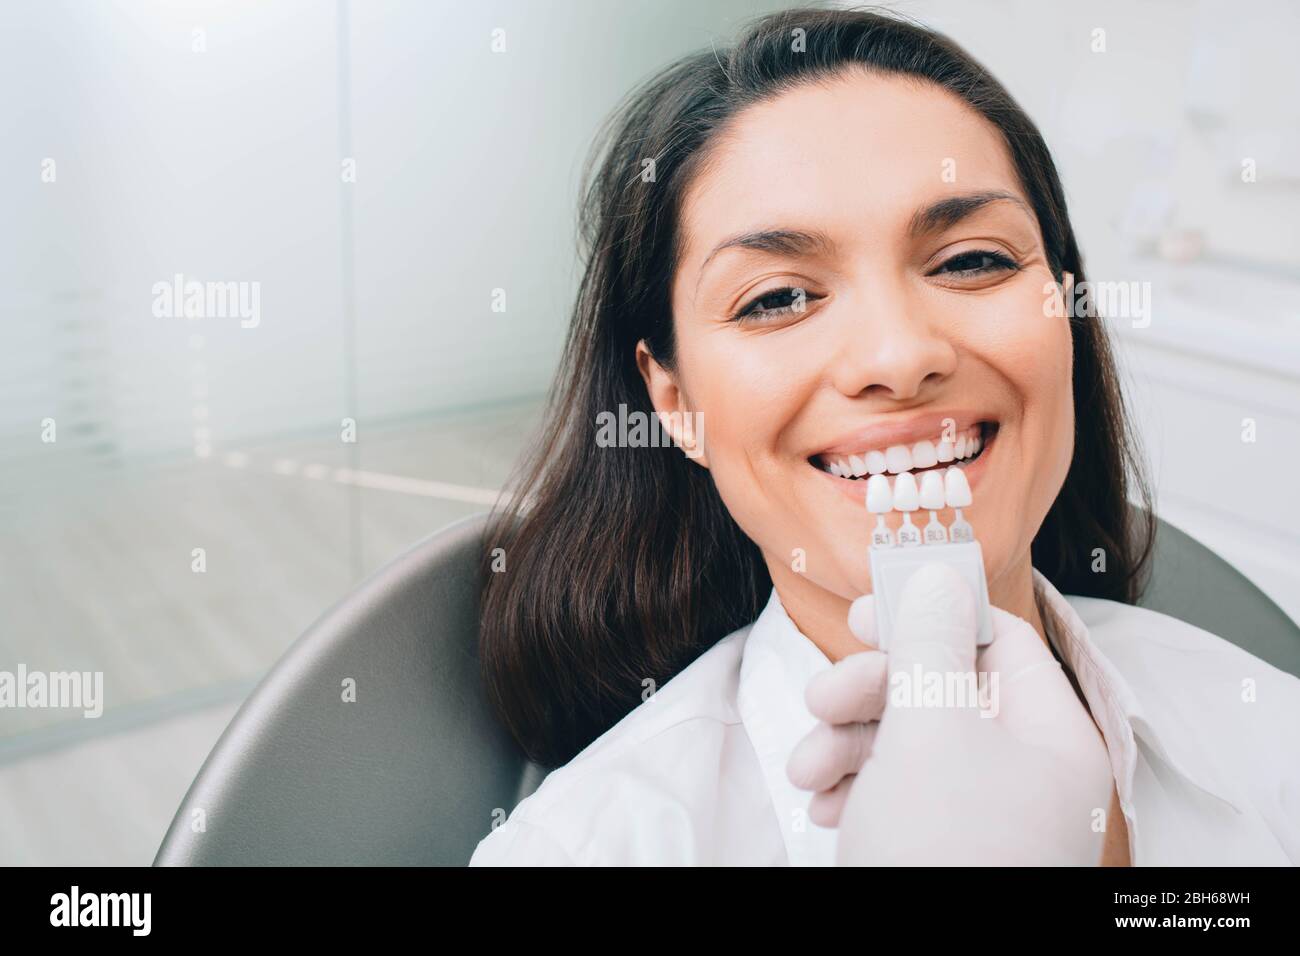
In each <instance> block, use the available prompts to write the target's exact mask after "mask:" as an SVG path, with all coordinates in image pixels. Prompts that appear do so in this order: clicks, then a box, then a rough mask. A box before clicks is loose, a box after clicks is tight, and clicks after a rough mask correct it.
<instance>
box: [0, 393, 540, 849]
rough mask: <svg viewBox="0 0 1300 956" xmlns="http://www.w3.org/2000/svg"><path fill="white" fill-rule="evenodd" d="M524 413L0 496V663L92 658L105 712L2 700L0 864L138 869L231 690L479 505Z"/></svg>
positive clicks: (533, 406) (47, 667)
mask: <svg viewBox="0 0 1300 956" xmlns="http://www.w3.org/2000/svg"><path fill="white" fill-rule="evenodd" d="M539 410H540V409H539V406H538V404H537V403H536V402H529V403H522V404H518V405H513V406H505V407H502V408H499V409H495V410H488V411H483V412H477V413H473V414H466V415H461V416H455V417H444V418H442V419H440V420H438V421H424V422H413V423H410V424H406V425H398V426H392V427H388V428H385V429H382V430H381V429H372V430H370V431H368V432H367V433H365V434H363V435H362V441H361V442H360V444H359V447H355V446H349V445H345V444H343V443H342V442H340V441H338V440H337V439H334V440H331V439H324V440H322V439H315V440H300V441H279V442H275V443H273V444H266V445H252V446H247V447H242V448H238V449H232V448H225V449H223V448H217V449H215V450H214V454H213V456H212V457H211V458H208V459H206V460H197V459H191V460H177V461H173V462H169V463H160V464H157V465H154V466H151V467H137V468H133V469H130V470H127V469H118V470H112V469H106V470H104V471H103V473H100V474H95V475H93V476H84V475H83V476H81V478H82V480H80V481H77V482H65V483H63V484H62V485H59V484H57V483H56V484H54V485H52V487H50V488H48V489H45V493H42V494H30V495H26V496H23V497H21V498H18V499H15V498H14V497H12V496H10V497H9V498H7V499H6V500H5V501H4V502H3V505H4V522H3V524H4V528H5V534H4V537H5V541H4V545H3V547H0V608H2V609H3V615H4V616H3V619H0V669H12V668H14V667H15V666H16V665H17V664H18V663H20V662H21V663H23V664H25V665H26V666H27V668H28V670H29V671H31V670H44V671H68V670H91V671H102V672H103V675H104V698H105V713H104V716H103V717H101V718H99V719H98V720H94V719H85V718H83V717H81V716H80V714H79V713H76V714H74V713H72V712H70V711H59V710H50V709H8V708H6V709H5V710H0V865H6V864H37V865H46V864H147V863H148V862H149V861H150V860H151V859H152V857H153V854H154V852H155V850H156V849H157V846H158V842H159V840H161V838H162V834H163V832H164V830H165V829H166V827H167V824H168V823H169V822H170V819H171V815H172V813H173V812H174V811H175V808H176V806H177V805H178V804H179V802H180V799H181V797H182V796H183V794H184V791H185V788H186V787H187V786H188V784H189V782H190V780H191V779H192V778H193V775H194V773H195V771H197V769H198V767H199V765H200V764H201V762H202V760H203V757H204V756H205V755H206V754H207V752H208V750H209V748H210V747H211V746H212V744H213V743H214V742H215V741H216V738H217V736H218V735H219V734H220V732H221V730H222V729H223V728H224V727H225V724H226V722H227V721H228V720H229V718H230V716H231V715H232V714H233V713H234V710H235V708H236V707H237V705H238V703H239V701H240V699H242V694H243V693H245V692H246V691H247V689H249V688H251V687H252V685H253V684H254V683H255V682H256V680H257V678H259V677H260V676H261V675H262V674H263V673H264V672H265V671H266V670H267V669H268V668H269V667H270V666H271V665H272V664H273V663H274V662H275V660H276V659H277V658H278V657H279V656H280V654H281V653H282V652H283V651H284V649H285V648H286V647H287V646H288V645H289V644H290V643H291V642H292V641H293V640H294V639H295V638H296V637H297V636H298V635H299V634H300V633H302V631H303V630H304V629H305V628H306V627H307V626H308V625H310V624H311V622H312V621H313V620H314V619H315V618H316V617H317V616H318V615H319V614H320V613H321V612H322V611H323V610H325V609H326V608H327V607H329V606H330V605H331V604H332V603H333V602H334V601H336V600H337V599H338V598H339V597H341V596H342V595H343V594H344V593H346V592H347V591H348V590H349V588H350V587H351V586H352V585H353V584H355V583H356V582H357V581H358V580H359V579H360V578H361V577H363V576H364V575H366V574H368V573H370V572H371V571H373V570H374V569H375V568H377V567H378V566H379V565H381V564H383V563H384V562H385V561H386V560H388V559H389V558H391V557H393V556H394V555H396V554H398V553H399V552H401V551H402V550H403V549H405V547H406V546H408V545H409V544H411V543H412V542H414V541H415V540H417V539H418V538H420V537H422V536H424V535H425V534H427V533H429V532H430V531H433V530H436V529H437V528H439V527H442V526H443V525H446V524H448V523H450V522H451V521H454V520H457V519H458V518H461V517H464V516H467V515H470V514H473V513H475V512H480V511H484V510H487V508H488V504H487V502H488V501H490V500H491V497H492V492H493V491H494V490H495V489H499V488H500V487H501V486H502V485H503V483H504V482H505V479H506V477H507V475H508V473H509V471H510V468H511V466H512V465H513V463H514V462H515V460H516V457H517V455H518V453H519V450H520V449H521V448H522V447H524V444H525V442H527V441H529V440H531V438H530V436H531V435H532V433H533V431H534V429H535V421H536V416H537V414H538V412H539ZM340 469H342V470H340ZM358 469H359V471H360V473H358ZM87 477H93V479H94V480H93V481H87V480H85V478H87ZM361 485H367V487H362V486H361ZM194 548H203V549H205V551H206V562H207V570H206V571H205V572H204V573H202V574H196V573H194V571H193V570H192V569H191V561H192V558H191V552H192V549H194Z"/></svg>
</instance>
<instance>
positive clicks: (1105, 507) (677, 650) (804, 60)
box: [480, 8, 1152, 766]
mask: <svg viewBox="0 0 1300 956" xmlns="http://www.w3.org/2000/svg"><path fill="white" fill-rule="evenodd" d="M797 31H802V32H801V33H800V32H797ZM800 39H801V40H802V47H803V48H802V49H801V50H800V49H797V46H798V44H797V42H796V41H798V40H800ZM855 65H856V66H859V67H863V68H866V69H869V70H874V71H879V72H883V73H888V74H902V75H906V76H910V77H914V78H918V79H920V80H923V81H927V82H930V83H933V84H935V85H937V86H939V87H942V88H943V89H946V90H948V91H950V92H952V93H954V94H956V95H957V96H959V97H960V98H961V99H962V100H964V101H965V102H966V103H967V104H969V105H970V107H971V108H972V109H974V110H975V111H976V112H978V113H979V114H981V115H982V116H983V117H984V118H985V119H987V120H988V121H989V122H990V123H992V124H993V126H994V127H996V128H997V129H998V130H999V131H1000V133H1001V135H1002V137H1003V139H1004V140H1005V142H1006V145H1007V148H1008V149H1009V151H1010V154H1011V158H1012V160H1013V161H1014V163H1015V166H1016V169H1017V171H1018V173H1019V176H1020V179H1021V182H1022V185H1023V187H1024V190H1025V192H1026V194H1027V196H1028V197H1029V199H1030V201H1031V203H1032V205H1033V208H1034V211H1035V213H1036V214H1037V217H1038V225H1039V228H1040V230H1041V232H1042V238H1043V245H1044V247H1045V249H1046V254H1047V259H1048V264H1049V266H1050V268H1051V270H1052V274H1053V275H1054V276H1056V278H1057V281H1058V282H1059V281H1061V280H1062V278H1063V272H1071V273H1073V274H1074V277H1075V283H1076V288H1077V286H1078V284H1079V283H1081V282H1083V281H1084V273H1083V262H1082V260H1081V257H1080V254H1079V249H1078V246H1077V244H1076V243H1075V238H1074V231H1073V229H1072V228H1071V226H1070V221H1069V219H1068V217H1067V214H1066V206H1065V196H1064V194H1063V192H1062V189H1061V182H1060V178H1059V176H1058V175H1057V172H1056V166H1055V164H1054V163H1053V162H1052V157H1051V155H1050V153H1049V152H1048V149H1047V145H1046V143H1045V142H1044V141H1043V137H1042V135H1041V134H1040V133H1039V132H1038V130H1037V128H1036V127H1035V126H1034V124H1033V123H1032V122H1031V121H1030V119H1029V117H1028V116H1026V115H1025V113H1024V111H1022V110H1021V109H1020V107H1019V106H1018V105H1017V104H1016V103H1015V101H1014V100H1013V99H1012V98H1011V96H1010V95H1009V94H1008V93H1007V91H1006V90H1005V89H1003V87H1002V86H1001V84H999V83H998V82H997V80H995V79H994V78H993V77H992V76H991V75H990V74H989V73H988V72H987V71H986V70H985V69H984V68H983V67H982V66H980V65H979V64H978V63H976V62H975V61H974V60H973V59H972V58H971V57H970V56H969V55H968V54H967V53H966V52H965V51H963V50H962V49H961V48H960V47H958V46H957V45H956V44H954V43H953V42H952V41H951V40H949V39H947V38H946V37H943V36H941V35H938V34H936V33H933V32H931V31H929V30H927V29H925V28H923V27H921V26H919V25H916V24H913V23H911V22H908V21H906V20H903V19H900V18H898V17H897V16H895V15H892V14H882V13H876V12H867V11H845V10H825V9H815V8H805V9H797V10H789V11H785V12H782V13H777V14H773V15H770V16H766V17H763V18H762V19H760V20H758V21H756V22H755V23H754V24H753V25H751V26H750V27H749V28H748V29H747V30H746V31H745V32H744V33H743V35H741V36H740V38H739V39H738V40H737V41H736V43H735V44H734V46H732V47H731V48H730V49H717V50H715V49H710V50H708V51H705V52H701V53H698V54H695V55H692V56H688V57H685V58H684V59H681V60H679V61H677V62H676V63H674V64H672V65H671V66H669V67H668V68H666V69H665V70H663V71H662V72H660V73H658V74H657V75H655V76H654V77H652V78H651V79H650V80H649V81H647V82H646V83H645V84H644V85H643V86H641V87H640V88H639V89H638V90H636V91H635V92H633V93H632V94H631V95H630V96H629V97H628V98H627V99H626V100H625V101H624V102H623V104H622V105H621V106H620V107H619V109H618V110H616V111H615V113H614V114H613V116H612V117H611V119H610V120H609V121H607V123H606V125H605V127H604V128H603V129H602V134H601V136H600V138H599V139H598V142H597V148H596V149H595V151H594V152H593V153H592V158H591V161H590V163H589V165H588V168H587V174H586V177H585V182H584V202H583V207H582V210H581V215H580V222H579V224H580V235H581V239H582V242H583V247H584V248H583V253H584V255H585V257H586V270H585V273H584V275H583V278H582V284H581V286H580V288H579V290H578V296H577V302H576V305H575V308H574V312H573V318H572V323H571V325H570V328H569V334H568V339H567V342H566V344H565V350H564V356H563V359H562V362H561V365H560V370H559V374H558V377H557V380H556V382H555V385H554V387H553V389H552V391H551V394H550V397H549V402H548V406H547V411H546V424H545V427H544V431H543V434H542V435H541V436H540V440H539V441H538V442H537V444H536V446H535V450H534V452H533V454H531V455H530V456H529V457H528V458H527V459H526V460H525V461H524V462H523V464H522V468H521V471H520V472H519V475H518V477H517V480H516V481H514V482H512V484H511V488H510V490H511V491H512V493H513V494H514V499H513V503H512V504H511V505H509V506H507V507H506V508H505V509H504V510H501V511H498V512H497V513H496V514H495V515H494V516H493V520H492V522H491V525H490V528H489V531H488V535H487V538H486V539H485V546H486V547H485V551H486V552H487V554H488V555H489V556H490V555H491V553H492V549H494V548H498V547H499V548H503V549H504V553H505V559H506V563H505V569H504V571H501V570H500V569H498V573H492V572H491V571H489V572H488V573H487V574H486V575H485V584H484V591H483V601H482V623H481V630H480V652H481V661H482V667H483V677H484V681H485V684H486V687H487V691H488V695H489V699H490V700H491V702H492V705H493V707H494V708H495V709H496V711H497V713H498V714H499V716H500V717H501V719H502V720H503V721H504V723H505V725H506V727H507V728H508V729H509V731H510V732H511V733H512V734H513V736H514V737H515V739H516V740H517V741H518V742H519V744H520V746H521V747H522V748H523V749H524V751H525V752H526V753H527V754H528V755H529V756H530V757H531V758H532V759H534V760H536V761H538V762H539V763H541V764H544V765H547V766H556V765H558V764H561V763H564V762H567V761H568V760H569V759H570V758H572V757H573V756H574V755H575V754H576V753H577V752H578V751H580V750H581V749H582V748H583V747H585V746H586V745H587V744H588V743H590V742H591V741H592V740H594V739H595V738H596V737H598V736H599V735H600V734H602V733H603V732H604V731H606V730H607V729H609V728H610V727H611V726H613V725H614V724H615V723H617V722H618V721H619V720H620V719H621V718H622V717H623V716H625V715H626V714H627V713H628V712H629V711H630V710H631V709H632V708H634V707H635V706H637V704H639V703H640V702H641V701H642V699H643V696H644V694H645V692H646V691H647V689H649V688H651V687H652V686H653V687H659V686H662V685H663V683H664V682H666V681H667V680H668V679H669V678H671V677H672V676H673V675H675V674H677V673H678V672H679V671H680V670H681V669H682V668H684V667H685V666H686V665H687V664H689V663H690V662H691V661H693V660H694V659H695V658H696V657H698V656H699V655H700V654H701V653H702V652H703V651H704V650H706V649H707V648H708V647H710V646H711V645H713V644H714V643H715V642H717V641H718V640H719V639H720V638H722V637H724V636H725V635H727V634H728V633H730V632H731V631H733V630H735V629H736V628H739V627H742V626H744V625H745V624H748V623H749V622H751V621H752V620H754V618H755V617H756V616H757V615H758V612H759V611H760V610H761V609H762V605H763V603H764V602H765V601H766V599H767V597H768V594H769V593H770V589H771V579H770V578H769V576H768V573H767V568H766V566H765V565H764V563H763V560H762V557H761V555H760V553H759V550H758V548H757V546H756V545H755V544H754V543H753V542H752V541H750V540H749V539H748V538H747V537H746V536H745V534H744V533H743V532H742V531H741V530H740V528H739V527H738V526H737V525H736V523H735V522H734V521H733V520H732V518H731V516H730V515H729V514H728V512H727V509H726V507H725V506H724V504H723V502H722V499H721V498H720V497H719V495H718V493H717V490H716V489H715V487H714V485H713V480H712V477H711V475H710V473H709V472H708V471H707V470H706V469H704V468H701V467H699V466H698V465H696V464H695V463H694V462H692V461H690V460H689V459H687V458H686V456H684V455H683V454H682V452H681V450H680V449H678V448H674V447H641V448H617V447H613V448H607V447H600V445H598V443H597V441H596V439H595V434H596V422H597V416H598V415H599V414H601V413H602V412H605V413H608V412H614V413H615V414H617V412H618V410H619V408H620V406H625V407H626V409H627V410H628V412H641V413H643V414H646V415H651V414H653V406H652V405H651V403H650V399H649V396H648V395H647V392H646V389H645V385H644V382H643V380H642V378H641V376H640V374H639V372H638V370H637V366H636V360H635V349H636V344H637V342H638V341H639V340H641V339H645V340H646V343H647V345H648V346H649V348H650V350H651V352H652V353H653V355H654V356H655V358H656V360H658V361H659V363H660V364H661V365H663V366H664V367H665V368H670V369H671V368H673V364H674V363H673V359H674V352H673V350H674V342H673V316H672V310H671V307H670V299H669V296H670V289H671V287H672V278H673V274H674V270H675V267H676V261H677V252H678V235H677V233H678V230H677V224H678V216H679V212H680V201H681V197H682V195H683V193H684V191H685V190H686V188H687V185H688V184H689V182H690V181H691V178H692V176H693V175H694V174H695V173H696V172H698V165H699V163H700V161H701V158H702V157H703V156H704V155H705V147H706V146H707V145H708V144H710V142H711V141H712V139H713V137H714V136H715V135H716V134H717V133H718V131H719V130H720V129H721V128H722V127H723V126H724V124H726V123H727V122H728V120H730V119H731V118H733V117H735V116H736V114H737V113H738V112H740V111H741V110H743V109H745V108H746V107H748V106H750V105H752V104H754V103H757V102H760V101H762V100H766V99H770V98H772V97H775V96H778V95H780V94H781V93H782V92H784V91H786V90H789V89H791V88H792V87H795V86H798V85H800V84H803V83H807V82H812V81H817V80H824V79H827V78H830V77H832V76H834V75H835V74H837V73H839V72H841V71H843V70H844V69H846V68H849V67H852V66H855ZM647 159H653V161H654V179H653V181H652V182H648V181H645V179H643V177H642V175H641V174H642V171H643V168H644V167H643V161H644V160H647ZM1072 314H1073V313H1072ZM1070 324H1071V331H1072V335H1073V353H1074V354H1073V361H1074V404H1075V410H1076V414H1075V421H1076V425H1075V450H1074V460H1073V462H1072V463H1071V465H1070V470H1069V473H1068V474H1067V476H1066V479H1065V482H1064V484H1063V486H1062V488H1061V490H1060V493H1059V495H1058V496H1057V498H1056V501H1055V503H1054V504H1053V505H1052V508H1051V510H1050V511H1049V513H1048V514H1047V517H1046V519H1045V520H1044V521H1043V524H1042V526H1041V527H1040V529H1039V531H1038V533H1037V535H1036V536H1035V538H1034V542H1033V564H1034V566H1035V567H1036V568H1038V570H1039V571H1041V572H1042V573H1043V574H1045V575H1046V576H1047V578H1048V579H1049V580H1050V581H1051V582H1052V583H1053V584H1054V585H1055V586H1056V587H1057V589H1058V590H1060V591H1061V592H1062V593H1067V594H1079V595H1090V596H1095V597H1102V598H1110V599H1113V600H1117V601H1124V602H1128V603H1133V602H1134V601H1136V600H1137V597H1138V595H1139V594H1140V592H1141V588H1142V579H1143V574H1144V568H1145V565H1146V563H1147V560H1148V557H1149V553H1150V548H1151V538H1152V534H1151V521H1152V519H1151V516H1150V515H1151V512H1150V507H1149V501H1150V497H1149V491H1148V490H1147V485H1146V482H1145V479H1144V478H1143V472H1142V469H1141V467H1140V458H1139V456H1138V454H1137V451H1136V446H1135V444H1134V441H1133V438H1132V436H1131V433H1130V431H1129V429H1128V426H1127V423H1126V417H1125V410H1124V406H1123V400H1122V397H1121V394H1120V389H1119V384H1118V381H1117V378H1116V373H1115V367H1114V362H1113V359H1112V355H1111V351H1110V346H1109V344H1108V341H1107V338H1106V334H1105V330H1104V328H1103V326H1102V324H1101V322H1100V321H1099V320H1097V319H1095V318H1093V319H1089V318H1071V320H1070ZM1130 472H1131V474H1130ZM1130 486H1132V488H1133V489H1134V492H1135V494H1136V496H1137V497H1138V499H1139V500H1140V501H1141V502H1143V503H1144V504H1147V505H1148V507H1146V508H1145V509H1144V510H1139V511H1135V512H1133V514H1134V515H1136V517H1137V524H1136V526H1135V525H1134V524H1133V522H1132V519H1131V517H1130V509H1129V507H1128V504H1127V497H1128V493H1129V490H1130ZM1095 548H1102V549H1104V551H1105V555H1106V571H1105V573H1093V572H1092V571H1091V570H1090V563H1091V560H1092V555H1093V550H1094V549H1095ZM485 560H486V561H488V562H490V561H491V558H490V557H488V558H486V559H485ZM651 681H652V682H653V685H651V684H650V683H649V682H651Z"/></svg>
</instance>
